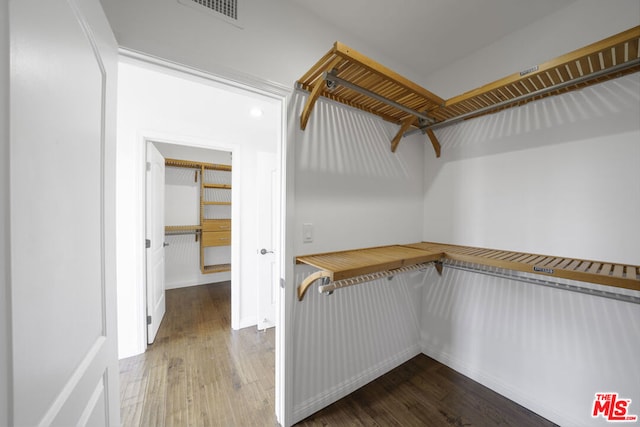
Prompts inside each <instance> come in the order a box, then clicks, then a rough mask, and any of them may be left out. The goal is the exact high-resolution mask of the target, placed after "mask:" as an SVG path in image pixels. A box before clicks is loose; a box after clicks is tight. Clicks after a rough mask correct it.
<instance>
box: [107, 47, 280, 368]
mask: <svg viewBox="0 0 640 427" xmlns="http://www.w3.org/2000/svg"><path fill="white" fill-rule="evenodd" d="M118 98H119V99H118V101H119V103H118V138H117V139H118V158H117V164H118V176H117V191H118V204H117V217H118V227H117V237H118V254H117V257H118V271H117V276H118V321H119V331H122V333H120V335H119V356H120V358H126V357H130V356H133V355H136V354H141V353H143V352H144V351H145V348H146V324H145V323H146V322H144V320H146V317H145V316H146V308H145V304H144V303H145V291H144V289H143V286H142V285H143V284H144V283H145V280H146V277H145V271H144V268H143V266H144V259H145V249H144V245H143V244H141V243H143V242H144V240H145V236H144V230H145V215H144V212H145V210H144V182H145V181H144V179H145V169H146V155H145V148H144V147H145V145H146V143H147V141H153V142H154V143H161V144H172V145H179V146H180V147H181V148H182V149H188V148H191V149H204V150H209V149H217V150H221V151H226V152H229V153H232V162H233V171H234V173H233V181H234V182H233V183H232V186H233V188H234V192H233V196H232V197H233V200H232V206H233V207H232V210H236V209H237V212H233V213H232V218H236V217H237V218H239V220H238V221H235V220H232V224H233V225H232V226H233V229H232V233H231V234H232V239H234V240H233V241H232V245H231V246H232V251H233V253H232V265H233V264H235V265H237V266H238V268H232V271H231V277H230V280H231V305H232V309H231V312H232V315H231V327H232V328H233V329H234V330H240V329H243V328H247V327H254V329H255V326H256V325H258V322H259V321H261V320H264V318H260V316H261V313H260V312H259V310H258V306H257V301H256V298H255V295H256V294H257V290H256V288H255V286H256V285H257V283H258V281H257V280H256V277H257V275H258V274H259V272H258V267H257V265H258V258H257V257H258V256H261V254H260V249H267V250H268V251H269V252H271V251H273V252H276V253H277V252H279V247H278V246H279V243H280V242H281V241H282V240H283V239H282V238H281V235H280V234H279V233H280V230H282V228H281V227H277V230H278V231H277V233H278V235H277V236H276V238H274V239H272V240H273V242H271V243H270V244H262V243H260V242H258V241H257V236H258V235H259V233H258V232H257V230H258V228H259V226H258V221H257V219H256V218H255V212H257V211H258V209H257V205H256V203H257V200H258V197H256V194H254V189H255V187H256V183H257V182H259V181H258V178H257V176H256V173H255V168H256V166H257V165H258V163H259V162H260V160H259V157H261V154H260V153H268V154H269V155H270V157H272V158H273V159H275V161H276V165H275V168H274V172H275V178H274V179H273V181H274V182H275V183H276V184H277V185H278V187H279V188H278V189H277V190H276V191H275V192H274V194H275V195H276V196H277V200H275V201H274V203H275V206H276V207H278V208H279V207H280V206H281V203H280V194H282V189H281V187H282V184H281V181H282V180H281V178H280V176H281V171H282V165H281V161H280V159H281V158H282V155H281V154H282V152H281V144H282V140H283V117H282V112H283V108H282V106H283V99H282V98H279V97H269V96H266V95H264V94H259V93H254V92H251V91H247V90H244V89H239V88H238V87H229V86H227V85H224V84H222V83H219V82H214V81H209V80H206V79H201V78H199V77H195V76H193V75H189V74H184V73H180V72H178V71H175V70H168V69H165V68H163V67H159V66H157V65H150V64H147V63H144V62H140V61H137V60H133V59H130V58H123V60H122V62H121V63H120V64H119V92H118ZM176 142H178V144H176ZM236 189H238V191H235V190H236ZM281 221H282V215H281V210H280V209H278V213H277V214H276V215H275V217H274V223H277V224H278V225H279V223H280V222H281ZM240 224H242V226H241V227H240ZM236 239H237V240H236ZM276 259H278V258H277V257H276ZM236 260H237V261H236ZM274 265H275V268H276V271H275V272H272V276H273V277H274V278H278V277H279V276H280V272H279V269H280V268H281V267H280V262H275V263H274ZM272 286H273V287H274V288H275V287H276V286H275V284H272ZM276 295H277V293H276ZM273 323H274V324H275V323H277V322H276V321H275V319H274V320H273Z"/></svg>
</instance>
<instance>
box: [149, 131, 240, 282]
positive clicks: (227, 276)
mask: <svg viewBox="0 0 640 427" xmlns="http://www.w3.org/2000/svg"><path fill="white" fill-rule="evenodd" d="M155 145H156V146H157V147H158V150H159V151H160V153H162V155H163V156H164V157H165V158H172V159H181V160H193V161H199V162H206V163H216V164H223V165H231V153H229V152H226V151H219V150H203V149H199V148H195V147H185V146H181V145H174V144H162V143H155ZM228 175H229V178H230V176H231V174H230V173H229V174H228ZM228 183H229V184H231V181H229V182H228ZM216 213H221V214H224V216H225V218H231V207H230V206H224V207H222V206H221V207H216ZM199 223H200V180H199V179H198V181H197V182H196V181H195V179H194V170H193V169H183V168H171V167H168V168H166V170H165V225H194V224H199ZM165 241H166V243H169V246H167V247H166V248H165V289H176V288H183V287H187V286H194V285H202V284H205V283H218V282H224V281H227V280H231V272H224V273H211V274H202V273H201V272H200V241H199V240H198V241H196V239H195V236H194V235H193V234H190V235H174V236H171V235H170V236H166V237H165ZM205 263H206V264H230V263H231V247H230V246H220V247H211V248H208V249H207V250H206V251H205Z"/></svg>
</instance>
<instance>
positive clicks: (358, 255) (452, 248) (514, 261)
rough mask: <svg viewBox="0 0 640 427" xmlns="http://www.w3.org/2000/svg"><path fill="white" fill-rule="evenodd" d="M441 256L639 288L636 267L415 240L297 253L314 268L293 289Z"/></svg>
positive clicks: (639, 275)
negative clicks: (337, 250) (310, 273)
mask: <svg viewBox="0 0 640 427" xmlns="http://www.w3.org/2000/svg"><path fill="white" fill-rule="evenodd" d="M447 259H448V260H454V261H462V262H468V263H473V264H479V265H484V266H490V267H497V268H503V269H507V270H514V271H521V272H525V273H533V274H540V275H544V276H552V277H561V278H564V279H570V280H577V281H581V282H589V283H595V284H599V285H606V286H613V287H618V288H624V289H631V290H634V291H640V266H637V265H626V264H619V263H612V262H605V261H592V260H583V259H575V258H565V257H556V256H553V255H542V254H533V253H526V252H513V251H503V250H499V249H489V248H479V247H473V246H459V245H449V244H443V243H434V242H420V243H414V244H409V245H391V246H381V247H375V248H364V249H356V250H349V251H340V252H328V253H323V254H313V255H303V256H298V257H296V263H298V264H307V265H310V266H313V267H315V268H317V269H319V270H320V271H319V272H316V273H314V275H313V276H310V278H309V280H305V281H304V282H303V284H301V285H300V287H298V297H299V299H302V297H303V296H304V293H305V292H306V289H307V288H308V287H309V286H310V285H311V283H312V282H313V281H314V280H316V279H319V278H328V279H329V280H331V281H338V280H344V279H350V278H354V277H358V276H363V275H366V274H372V273H378V272H382V271H388V270H394V269H397V268H400V267H404V266H410V265H415V264H421V263H427V262H432V261H441V260H447Z"/></svg>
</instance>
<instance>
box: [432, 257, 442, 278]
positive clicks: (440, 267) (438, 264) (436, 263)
mask: <svg viewBox="0 0 640 427" xmlns="http://www.w3.org/2000/svg"><path fill="white" fill-rule="evenodd" d="M433 265H435V267H436V271H437V272H438V275H439V276H442V266H443V264H442V260H440V261H436V262H434V263H433Z"/></svg>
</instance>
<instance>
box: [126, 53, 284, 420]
mask: <svg viewBox="0 0 640 427" xmlns="http://www.w3.org/2000/svg"><path fill="white" fill-rule="evenodd" d="M118 59H119V61H128V62H132V63H137V64H148V65H152V66H155V67H160V68H164V69H166V70H170V71H173V72H178V73H180V74H183V75H187V76H195V77H199V78H203V79H206V80H210V81H213V82H216V83H220V84H224V85H226V86H228V87H229V88H231V89H234V88H235V89H240V90H243V91H248V92H253V93H256V94H259V95H262V96H266V97H269V98H272V99H274V100H276V101H278V102H279V103H280V118H281V120H280V132H279V140H280V143H279V144H278V145H277V147H276V150H277V151H276V157H277V162H278V170H279V171H280V188H279V191H280V201H279V204H280V209H279V212H280V218H279V223H280V227H279V229H280V236H279V240H280V242H279V245H280V248H279V249H280V253H278V254H277V260H278V261H277V262H278V265H279V270H280V276H281V278H280V293H279V298H278V304H277V314H276V316H277V322H278V323H277V327H276V331H275V332H276V333H275V335H276V343H275V344H276V345H275V347H276V357H275V359H276V363H275V364H276V366H275V414H276V418H277V420H278V422H279V423H280V424H281V425H289V424H291V420H292V417H293V406H292V403H293V395H292V393H293V387H292V385H293V378H292V373H293V364H292V363H288V362H289V361H291V360H293V352H292V350H293V348H292V346H291V345H287V337H289V336H291V329H292V327H293V325H292V324H291V322H290V321H289V317H290V316H289V313H290V312H291V310H292V309H293V304H294V303H295V301H294V300H295V291H294V287H295V286H294V283H293V282H294V268H293V267H294V263H293V262H289V261H287V260H291V259H293V242H292V241H291V239H287V234H291V235H293V227H294V224H293V218H292V215H289V213H292V212H293V210H294V192H293V189H294V170H295V156H294V154H295V147H294V146H293V144H289V143H288V137H289V134H290V130H289V126H288V105H289V100H290V98H291V95H292V92H293V89H292V88H290V87H287V86H282V85H279V84H276V83H273V82H269V81H266V80H262V79H259V78H256V77H254V76H251V75H248V74H243V73H239V72H235V71H231V70H229V69H226V68H220V69H217V70H215V73H214V72H205V71H201V70H197V69H194V68H191V67H188V66H185V65H182V64H177V63H174V62H170V61H167V60H164V59H160V58H157V57H153V56H149V55H146V54H142V53H140V52H137V51H133V50H129V49H126V48H122V47H121V48H120V49H119V58H118ZM145 137H146V138H149V139H154V140H158V138H160V140H158V142H162V140H161V139H162V136H160V135H155V136H154V135H145ZM181 139H183V138H181ZM145 141H146V140H145V138H142V142H143V144H141V146H144V142H145ZM198 145H200V144H198V143H196V145H195V146H198ZM205 148H214V149H215V147H209V146H207V147H205ZM220 149H222V150H224V151H231V152H234V150H235V147H231V148H228V147H221V148H220ZM235 151H236V153H235V155H234V156H233V159H234V162H235V161H237V156H238V154H239V151H240V150H235ZM142 158H144V159H145V164H144V165H141V167H143V168H144V169H146V154H145V155H143V156H142ZM232 203H233V202H232ZM234 205H235V206H238V204H237V203H235V204H234ZM232 209H233V206H232ZM232 216H233V213H232ZM289 217H291V218H289ZM236 223H237V221H236ZM232 227H233V225H232ZM232 235H236V236H237V235H238V233H237V230H235V231H234V230H232ZM232 239H233V237H232ZM232 244H233V242H232ZM235 246H236V247H237V246H238V245H235ZM236 270H237V269H236ZM232 274H233V270H232ZM237 279H239V278H237ZM237 279H236V280H237ZM232 281H233V279H232ZM232 292H233V290H232ZM232 295H233V294H232ZM232 298H233V296H232ZM236 299H237V298H236ZM232 321H233V319H232ZM143 337H144V335H143Z"/></svg>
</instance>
